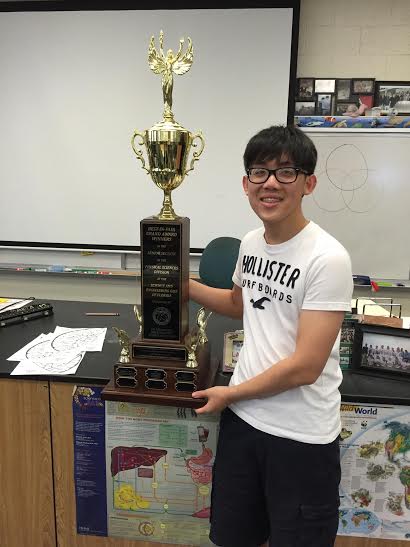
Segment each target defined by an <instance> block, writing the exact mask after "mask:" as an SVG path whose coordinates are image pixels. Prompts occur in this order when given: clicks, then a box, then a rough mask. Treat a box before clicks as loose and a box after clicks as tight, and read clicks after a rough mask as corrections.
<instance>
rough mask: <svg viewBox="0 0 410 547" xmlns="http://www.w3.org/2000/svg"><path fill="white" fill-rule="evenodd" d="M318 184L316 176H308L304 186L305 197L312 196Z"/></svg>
mask: <svg viewBox="0 0 410 547" xmlns="http://www.w3.org/2000/svg"><path fill="white" fill-rule="evenodd" d="M316 183H317V178H316V175H308V176H307V177H306V180H305V184H304V186H303V195H304V196H308V195H309V194H311V193H312V192H313V190H314V189H315V187H316Z"/></svg>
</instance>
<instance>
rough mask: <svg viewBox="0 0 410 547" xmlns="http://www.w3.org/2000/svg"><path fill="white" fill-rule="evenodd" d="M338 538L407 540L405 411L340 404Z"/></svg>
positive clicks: (408, 419)
mask: <svg viewBox="0 0 410 547" xmlns="http://www.w3.org/2000/svg"><path fill="white" fill-rule="evenodd" d="M341 414H342V432H341V443H340V457H341V465H342V479H341V484H340V497H341V504H340V510H339V531H338V534H340V535H354V536H368V537H377V538H381V539H397V540H399V539H400V540H406V539H407V540H409V545H410V407H408V406H387V405H377V406H370V405H364V404H359V403H343V404H342V406H341Z"/></svg>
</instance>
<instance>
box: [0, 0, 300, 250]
mask: <svg viewBox="0 0 410 547" xmlns="http://www.w3.org/2000/svg"><path fill="white" fill-rule="evenodd" d="M291 4H292V2H290V5H291ZM293 16H294V13H293V9H292V8H266V9H265V8H264V9H230V10H222V9H221V10H213V9H203V10H201V9H197V10H175V11H172V10H171V11H165V10H147V11H144V10H138V11H135V10H131V11H68V12H63V11H56V12H17V13H1V16H0V72H1V75H2V85H1V86H0V120H1V127H2V131H1V132H0V183H1V186H0V191H1V203H2V204H7V207H2V209H1V215H0V234H1V236H0V237H1V240H2V241H3V244H4V242H36V243H39V242H42V243H56V244H63V245H64V244H67V245H69V244H82V245H87V244H88V245H102V246H107V248H110V246H119V247H122V246H135V245H139V221H140V220H141V219H142V218H145V217H148V216H151V215H154V214H157V213H158V212H159V210H160V208H161V203H162V192H161V191H160V190H159V189H158V188H157V187H156V186H155V185H154V183H153V182H152V180H151V179H150V177H149V175H147V174H146V173H145V171H143V170H142V169H141V166H140V163H139V162H138V161H137V159H136V157H135V155H134V153H133V151H132V149H131V145H130V140H131V136H132V135H133V133H134V131H135V130H139V131H143V130H145V129H148V128H149V127H151V126H152V125H154V124H155V123H156V122H158V121H160V119H161V118H162V112H163V101H162V88H161V78H160V76H158V75H155V74H154V73H153V72H151V71H150V69H149V67H148V60H147V58H148V44H149V39H150V37H151V36H152V35H154V36H155V37H156V43H157V47H158V36H159V31H160V30H161V29H162V30H163V31H164V49H165V51H166V50H167V49H168V48H170V49H173V50H174V51H176V50H177V48H178V45H179V39H180V38H181V37H185V39H186V38H187V37H188V36H189V37H191V39H192V42H193V46H194V63H193V65H192V67H191V70H190V71H189V72H188V73H187V74H186V75H184V76H175V78H174V92H173V111H174V114H175V118H176V120H177V121H178V122H179V123H180V124H181V125H183V126H184V127H186V128H187V129H189V130H190V131H192V132H196V131H198V130H201V131H202V132H203V135H204V138H205V141H206V146H205V150H204V153H203V155H202V157H201V159H200V161H199V162H197V163H196V164H195V170H194V171H193V172H192V173H190V174H189V176H187V177H186V179H185V181H184V182H183V183H182V185H181V186H180V188H178V189H177V190H175V191H174V192H173V194H172V196H173V202H174V206H175V210H176V212H177V214H180V215H182V216H188V217H189V218H190V219H191V242H190V245H191V247H193V248H195V247H204V246H205V245H206V244H207V243H208V242H209V241H210V240H212V239H214V238H215V237H219V236H222V235H224V236H234V237H239V238H241V237H242V236H243V235H244V234H245V233H246V232H247V231H248V230H250V229H252V228H254V227H255V226H256V225H257V224H258V222H257V219H256V218H255V216H254V215H253V213H252V211H251V210H250V208H249V205H248V203H247V201H246V199H245V198H244V196H243V192H242V189H241V180H242V176H243V173H244V169H243V165H242V154H243V151H244V148H245V145H246V143H247V141H248V140H249V138H250V137H251V136H252V135H253V134H255V133H256V132H257V131H259V130H260V129H262V128H264V127H266V126H268V125H271V124H275V123H283V124H284V123H286V121H287V112H288V94H289V80H290V72H291V46H292V25H293V22H292V21H293ZM295 51H296V50H295ZM39 246H41V245H39Z"/></svg>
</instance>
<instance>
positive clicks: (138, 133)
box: [131, 131, 151, 175]
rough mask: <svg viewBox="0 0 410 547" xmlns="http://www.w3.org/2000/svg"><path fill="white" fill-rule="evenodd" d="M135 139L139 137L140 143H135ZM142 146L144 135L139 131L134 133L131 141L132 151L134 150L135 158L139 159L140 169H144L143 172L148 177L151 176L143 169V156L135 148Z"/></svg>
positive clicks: (147, 170) (140, 151)
mask: <svg viewBox="0 0 410 547" xmlns="http://www.w3.org/2000/svg"><path fill="white" fill-rule="evenodd" d="M136 137H140V139H141V141H140V142H137V143H135V139H136ZM143 144H145V139H144V133H141V132H140V131H135V133H134V135H133V136H132V139H131V146H132V149H133V150H134V152H135V155H136V156H137V159H139V160H140V162H141V163H142V168H143V169H145V171H146V172H147V173H148V174H149V175H150V174H151V172H150V170H149V169H147V168H146V167H145V160H144V156H143V155H142V150H139V149H138V148H136V146H142V145H143Z"/></svg>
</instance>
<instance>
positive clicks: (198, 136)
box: [185, 132, 205, 174]
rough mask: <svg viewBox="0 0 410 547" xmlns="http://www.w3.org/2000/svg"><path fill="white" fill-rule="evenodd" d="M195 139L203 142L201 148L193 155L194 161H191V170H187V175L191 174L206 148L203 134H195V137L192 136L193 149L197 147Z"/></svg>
mask: <svg viewBox="0 0 410 547" xmlns="http://www.w3.org/2000/svg"><path fill="white" fill-rule="evenodd" d="M195 139H199V140H200V141H201V148H200V149H199V150H197V151H196V152H194V153H193V157H192V160H191V165H190V166H189V169H187V170H186V171H185V174H187V173H189V172H190V171H192V170H193V168H194V163H195V162H196V161H198V160H199V156H200V155H201V154H202V152H203V151H204V148H205V141H204V137H203V136H202V133H201V132H199V133H195V135H193V136H192V146H193V147H196V146H197V144H196V143H195V144H194V140H195Z"/></svg>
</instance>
